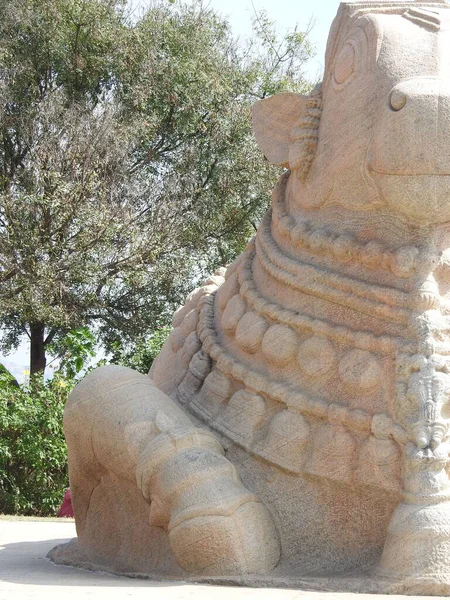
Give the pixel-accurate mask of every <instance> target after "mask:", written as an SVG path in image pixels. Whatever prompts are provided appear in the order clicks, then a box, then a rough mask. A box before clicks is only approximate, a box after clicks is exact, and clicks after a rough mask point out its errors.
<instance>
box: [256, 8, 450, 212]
mask: <svg viewBox="0 0 450 600" xmlns="http://www.w3.org/2000/svg"><path fill="white" fill-rule="evenodd" d="M325 62H326V64H325V75H324V80H323V83H322V84H321V86H317V87H316V88H315V89H314V90H313V92H312V93H311V94H310V95H309V96H301V95H298V94H279V95H278V96H273V97H272V98H269V99H267V100H262V101H260V102H258V103H257V104H256V105H255V107H254V119H253V121H254V130H255V135H256V138H257V141H258V143H259V145H260V148H261V149H262V151H263V152H264V154H265V155H266V156H267V158H268V159H269V160H270V161H271V162H273V163H275V164H277V165H282V166H285V167H289V168H290V169H291V171H292V173H293V176H291V177H290V183H289V194H290V198H291V201H292V200H293V201H294V202H295V203H296V204H297V205H298V206H301V207H303V208H306V209H308V208H315V207H319V206H323V205H328V206H329V205H331V204H339V205H343V206H345V207H347V208H358V207H359V208H364V209H366V210H367V209H369V210H370V209H371V208H378V209H379V208H380V206H383V205H384V206H385V207H386V208H387V209H388V210H392V211H394V212H396V213H400V214H402V215H404V216H406V217H408V218H409V219H411V220H413V221H416V222H421V223H442V222H446V221H449V220H450V10H449V5H447V4H446V3H445V2H444V1H442V2H439V1H438V2H426V1H425V2H402V1H393V2H391V1H389V2H378V3H374V2H366V1H361V2H357V3H344V4H341V5H340V8H339V11H338V14H337V16H336V19H335V20H334V23H333V26H332V29H331V32H330V36H329V40H328V46H327V53H326V61H325Z"/></svg>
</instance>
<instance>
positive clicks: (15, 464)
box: [0, 374, 74, 516]
mask: <svg viewBox="0 0 450 600" xmlns="http://www.w3.org/2000/svg"><path fill="white" fill-rule="evenodd" d="M73 385H74V382H73V380H69V379H66V378H64V377H63V376H62V375H60V374H57V375H56V376H55V377H54V378H53V379H52V381H49V382H46V383H44V382H42V381H41V380H40V379H38V380H36V381H32V383H28V384H25V385H23V386H22V387H20V388H17V387H15V386H14V385H11V382H10V378H9V377H8V376H7V375H6V374H0V431H1V432H2V433H1V436H0V513H7V514H22V515H39V516H47V515H55V513H56V510H57V508H58V507H59V505H60V504H61V502H62V499H63V496H64V489H65V488H67V487H68V483H69V482H68V474H67V450H66V444H65V440H64V434H63V427H62V416H63V410H64V404H65V402H66V399H67V394H68V393H69V391H70V390H71V389H72V387H73Z"/></svg>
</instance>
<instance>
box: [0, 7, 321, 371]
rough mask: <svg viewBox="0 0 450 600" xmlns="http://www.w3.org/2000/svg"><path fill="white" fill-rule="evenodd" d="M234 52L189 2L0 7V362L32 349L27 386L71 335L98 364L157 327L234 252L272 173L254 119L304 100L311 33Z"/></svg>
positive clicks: (258, 26)
mask: <svg viewBox="0 0 450 600" xmlns="http://www.w3.org/2000/svg"><path fill="white" fill-rule="evenodd" d="M254 25H255V27H254V36H253V38H252V39H251V40H250V42H249V43H247V44H242V43H239V42H238V41H236V40H235V39H234V38H233V36H232V34H231V32H230V29H229V26H228V24H227V23H226V22H225V21H224V20H222V19H220V18H219V17H218V16H217V15H216V14H215V13H214V12H213V11H212V10H210V9H208V8H205V7H204V6H203V5H202V4H201V3H200V2H197V1H193V2H191V3H190V4H178V3H176V4H167V3H166V2H162V1H161V2H157V3H156V4H154V5H153V6H152V7H151V8H150V9H149V10H147V11H146V12H145V13H144V14H143V15H142V17H141V18H140V19H139V20H138V21H137V22H132V21H131V20H130V19H129V18H128V17H127V14H126V11H125V9H124V5H123V3H122V2H119V1H118V0H4V2H3V4H2V6H1V7H0V105H1V108H2V110H1V115H0V284H1V285H0V324H1V325H2V349H3V351H5V352H7V351H9V350H11V349H12V348H14V347H15V346H17V344H18V343H19V340H20V337H21V336H22V335H23V334H26V335H28V336H29V338H30V341H31V356H30V371H31V374H32V375H33V374H34V373H37V372H42V371H43V370H44V369H45V365H46V353H47V350H48V348H49V347H51V348H52V349H53V350H54V351H56V352H57V351H58V344H60V345H61V347H65V342H64V336H66V335H67V333H68V332H69V331H70V330H72V329H77V328H79V327H83V326H86V325H91V326H93V325H95V327H96V328H97V331H98V334H99V336H100V339H101V340H102V341H103V343H104V344H105V345H106V347H107V348H115V349H116V350H117V341H118V340H119V339H121V340H124V341H125V343H127V342H128V341H132V340H135V339H137V338H139V337H142V333H143V332H148V331H151V330H154V329H155V328H157V327H162V326H165V325H166V324H167V322H168V316H169V315H170V313H171V312H172V310H173V308H174V306H175V305H177V304H179V303H180V302H181V300H182V298H183V296H184V295H185V294H186V293H187V291H188V290H189V289H190V288H191V287H193V286H194V285H195V283H196V280H198V279H200V278H201V277H203V276H204V274H205V273H206V272H208V271H211V270H213V269H214V268H216V267H217V266H219V265H220V264H226V263H228V262H229V261H230V260H231V259H232V258H234V256H235V255H236V254H237V253H238V252H240V251H241V249H242V248H243V246H244V244H245V243H246V240H247V239H248V237H249V235H251V233H252V231H254V229H255V226H256V223H257V222H258V220H259V218H260V217H261V215H262V213H263V212H264V210H265V208H266V206H267V203H268V193H269V190H270V189H271V188H272V186H273V184H274V178H275V177H276V170H274V169H273V168H272V167H270V166H269V165H268V163H267V161H265V160H264V159H263V158H262V156H261V155H260V153H259V151H258V149H257V147H256V144H255V142H254V140H253V136H252V133H251V118H250V108H251V105H252V103H253V102H254V101H255V100H257V99H258V98H262V97H265V96H266V95H269V94H273V93H277V92H280V91H284V90H296V91H302V92H303V91H305V90H306V89H308V84H307V83H306V82H305V80H304V77H303V75H302V69H303V67H304V63H305V61H306V60H307V59H308V58H309V57H310V56H311V54H312V50H311V47H310V45H309V43H308V36H307V32H306V33H305V32H304V33H301V32H298V31H296V30H294V31H293V32H290V33H289V34H287V35H286V36H285V37H284V38H282V39H279V38H278V36H277V35H276V34H275V31H274V27H273V24H272V23H271V22H270V21H269V20H268V19H267V17H266V16H265V15H264V14H263V13H260V14H258V15H256V19H255V24H254Z"/></svg>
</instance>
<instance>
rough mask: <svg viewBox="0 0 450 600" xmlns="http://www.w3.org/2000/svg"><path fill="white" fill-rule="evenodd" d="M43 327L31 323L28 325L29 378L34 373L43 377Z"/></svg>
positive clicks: (44, 359)
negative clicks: (29, 341) (29, 343)
mask: <svg viewBox="0 0 450 600" xmlns="http://www.w3.org/2000/svg"><path fill="white" fill-rule="evenodd" d="M44 334H45V326H44V324H43V323H32V324H31V325H30V338H31V347H30V376H32V375H35V374H36V373H41V374H42V375H44V371H45V365H46V363H47V359H46V356H45V344H44Z"/></svg>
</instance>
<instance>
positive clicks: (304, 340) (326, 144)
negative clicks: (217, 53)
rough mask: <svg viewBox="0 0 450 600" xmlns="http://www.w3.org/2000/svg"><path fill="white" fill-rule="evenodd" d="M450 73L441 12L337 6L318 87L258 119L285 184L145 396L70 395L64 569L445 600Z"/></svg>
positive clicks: (98, 379) (144, 383)
mask: <svg viewBox="0 0 450 600" xmlns="http://www.w3.org/2000/svg"><path fill="white" fill-rule="evenodd" d="M449 56H450V10H449V7H448V5H447V4H446V3H445V2H408V1H392V2H391V1H384V2H382V1H380V2H370V1H361V2H355V3H344V4H342V5H341V6H340V8H339V11H338V14H337V17H336V19H335V21H334V23H333V26H332V30H331V33H330V37H329V41H328V47H327V54H326V66H325V75H324V80H323V83H322V84H321V85H320V86H317V87H316V88H315V89H314V90H313V92H312V93H311V94H310V95H309V96H304V97H302V96H297V95H295V94H281V95H279V96H274V97H272V98H269V99H267V100H263V101H261V102H259V103H257V104H256V106H255V108H254V115H253V120H254V130H255V135H256V139H257V141H258V143H259V145H260V147H261V149H262V151H263V152H264V153H265V155H266V156H267V158H268V159H269V160H270V161H272V162H274V163H275V164H278V165H282V166H285V167H289V169H290V170H289V171H287V172H286V173H285V174H284V175H283V176H282V177H281V179H280V182H279V185H278V187H277V188H276V190H275V191H274V194H273V203H272V208H271V210H270V211H269V212H268V213H267V215H266V217H265V218H264V220H263V222H262V223H261V225H260V227H259V230H258V233H257V235H256V236H255V239H253V240H252V241H251V242H250V243H249V245H248V247H247V249H246V251H245V252H244V253H243V255H242V256H241V257H239V259H238V260H237V261H235V263H233V264H232V265H230V267H229V268H228V269H227V270H226V271H225V272H224V271H223V270H220V271H218V272H217V273H216V274H214V276H212V277H210V278H209V279H208V280H207V281H206V282H205V284H204V286H202V287H200V288H199V289H197V290H195V291H194V292H193V293H192V294H190V296H189V297H188V299H187V302H186V305H185V306H184V307H182V308H180V309H179V310H178V311H177V313H176V314H175V315H174V319H173V324H174V330H173V332H172V334H171V335H170V337H169V339H168V341H167V343H166V345H165V346H164V348H163V350H162V352H161V354H160V356H159V357H158V359H157V360H156V361H155V363H154V365H153V367H152V370H151V372H150V377H151V379H152V380H153V384H154V385H153V384H152V383H151V381H150V380H149V379H148V378H145V377H144V376H141V375H138V374H135V373H133V372H132V371H129V370H126V369H120V368H112V367H110V368H102V369H100V370H99V371H97V372H94V373H93V374H91V375H89V376H88V377H87V378H86V380H85V381H84V382H82V383H81V384H80V385H79V386H78V387H77V388H76V390H75V391H74V392H73V394H72V396H71V398H70V400H69V403H68V407H67V409H66V416H65V421H66V435H67V441H68V446H69V466H70V477H71V487H72V496H73V502H74V508H75V516H76V520H77V530H78V536H79V538H78V542H77V544H76V551H75V550H73V547H71V548H72V549H70V548H69V549H66V550H60V551H59V553H60V556H62V555H64V557H63V559H61V560H63V561H64V562H65V563H67V562H70V555H71V554H70V553H71V552H74V553H75V554H76V558H74V560H73V562H74V563H75V562H77V563H78V564H79V563H80V556H83V557H84V559H83V560H84V563H89V562H91V563H92V564H96V565H98V564H103V565H105V568H108V569H110V570H115V571H120V570H122V571H127V572H135V573H139V572H143V573H157V574H162V575H170V574H171V575H173V576H181V575H183V574H192V576H200V575H201V576H209V575H214V576H228V577H231V578H233V577H234V579H233V580H234V581H236V582H242V581H247V582H248V581H252V579H251V578H252V577H255V576H256V574H259V575H258V577H259V578H260V579H258V581H261V580H262V579H261V577H262V578H263V579H264V581H265V582H267V581H269V582H276V581H277V579H278V580H280V581H281V580H283V581H285V580H286V578H289V577H292V578H293V579H292V581H293V582H295V581H296V580H298V578H301V577H306V575H307V576H308V578H309V581H313V576H315V575H316V576H317V577H318V579H317V581H319V580H320V577H324V576H326V577H327V579H326V581H327V584H326V585H327V587H328V588H329V589H333V586H334V589H343V588H345V586H347V589H352V590H354V589H358V590H367V591H369V590H371V591H385V592H397V593H401V592H408V593H414V592H415V593H419V594H423V593H426V594H442V593H445V594H449V593H450V482H449V480H448V471H449V464H448V463H449V423H450V404H449V395H450V320H449V319H450V142H449V140H450V60H449ZM155 386H156V387H155ZM158 388H159V389H158ZM188 414H189V415H190V416H188ZM224 453H225V455H224ZM225 456H226V457H225ZM111 507H112V508H111ZM61 553H62V554H61ZM75 554H74V557H75ZM53 559H54V560H58V552H55V553H53ZM346 572H348V573H350V574H351V575H349V576H348V577H346V578H345V577H344V578H343V577H342V576H343V575H344V574H345V573H346ZM336 574H338V575H339V577H337V578H335V579H334V577H335V576H336ZM242 577H244V579H242ZM333 582H334V583H333ZM311 585H313V584H311Z"/></svg>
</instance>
